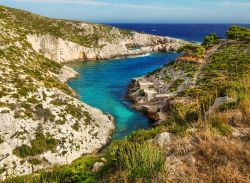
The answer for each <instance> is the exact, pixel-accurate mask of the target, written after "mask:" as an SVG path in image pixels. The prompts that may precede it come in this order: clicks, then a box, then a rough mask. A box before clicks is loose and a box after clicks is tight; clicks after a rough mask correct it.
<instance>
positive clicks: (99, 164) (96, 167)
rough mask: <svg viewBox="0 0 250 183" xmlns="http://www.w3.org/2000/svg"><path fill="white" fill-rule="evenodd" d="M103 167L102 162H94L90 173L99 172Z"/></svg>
mask: <svg viewBox="0 0 250 183" xmlns="http://www.w3.org/2000/svg"><path fill="white" fill-rule="evenodd" d="M103 166H104V163H103V162H95V164H94V165H93V169H92V172H94V173H96V172H98V171H99V170H101V168H102V167H103Z"/></svg>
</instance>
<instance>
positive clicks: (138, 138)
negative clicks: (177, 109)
mask: <svg viewBox="0 0 250 183" xmlns="http://www.w3.org/2000/svg"><path fill="white" fill-rule="evenodd" d="M162 131H163V127H162V126H158V127H155V128H152V129H150V130H144V129H141V130H137V131H134V132H133V133H132V134H131V135H130V136H128V137H127V139H128V140H129V141H132V142H138V143H139V142H144V141H146V140H149V139H152V138H154V137H155V136H156V135H157V134H159V133H161V132H162Z"/></svg>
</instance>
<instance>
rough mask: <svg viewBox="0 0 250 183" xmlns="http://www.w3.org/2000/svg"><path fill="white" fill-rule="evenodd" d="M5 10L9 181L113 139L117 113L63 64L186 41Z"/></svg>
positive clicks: (3, 138) (3, 161) (4, 170)
mask: <svg viewBox="0 0 250 183" xmlns="http://www.w3.org/2000/svg"><path fill="white" fill-rule="evenodd" d="M0 9H1V11H0V14H1V19H0V28H1V30H3V32H2V35H1V38H0V40H1V45H0V51H1V52H0V53H1V54H0V62H1V66H0V72H1V80H0V82H1V93H0V126H1V129H0V169H1V171H0V172H1V173H0V178H1V179H2V180H3V179H5V178H7V177H12V176H14V177H15V176H21V175H26V174H30V173H33V172H35V171H38V170H41V169H45V168H50V167H52V166H54V165H55V164H59V165H62V164H70V163H71V162H72V161H73V160H75V159H77V158H79V157H81V156H82V154H89V153H95V152H97V151H98V150H100V149H102V148H103V147H104V146H106V145H107V144H108V143H109V142H110V137H111V134H112V133H113V132H114V129H115V125H114V119H113V117H111V116H110V115H109V114H106V113H103V112H102V111H100V110H98V109H96V108H93V107H91V106H89V105H87V104H85V103H83V102H81V101H80V100H79V99H77V97H76V93H75V91H73V90H72V89H71V88H70V87H68V86H67V85H66V82H67V81H68V80H69V79H72V78H75V77H78V73H77V72H75V71H74V70H73V69H71V68H69V67H67V66H64V65H63V64H65V63H69V62H72V61H76V60H77V61H86V60H100V59H105V60H107V59H111V58H117V57H127V56H135V55H141V54H145V53H152V52H157V51H162V52H167V51H174V50H177V49H178V48H179V47H180V46H181V45H183V44H184V43H185V42H184V41H181V40H179V39H174V38H165V37H160V36H153V35H148V34H140V33H136V32H130V31H124V30H120V29H118V28H112V27H109V26H104V25H98V24H89V23H83V22H74V21H68V20H57V19H49V18H46V17H41V16H38V15H34V14H31V13H29V12H26V11H21V10H16V9H11V8H7V7H3V6H0ZM13 17H15V18H13ZM29 19H32V21H29ZM12 21H15V23H14V24H10V22H12ZM37 21H39V24H37V23H36V22H37ZM20 22H21V23H20ZM8 24H10V25H11V26H7V25H8ZM62 24H63V26H62ZM16 76H18V77H16Z"/></svg>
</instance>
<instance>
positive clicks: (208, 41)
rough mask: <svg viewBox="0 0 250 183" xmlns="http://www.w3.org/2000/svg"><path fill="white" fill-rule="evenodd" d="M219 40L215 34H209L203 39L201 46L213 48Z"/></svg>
mask: <svg viewBox="0 0 250 183" xmlns="http://www.w3.org/2000/svg"><path fill="white" fill-rule="evenodd" d="M219 39H220V38H219V37H218V36H217V35H216V34H215V33H212V34H209V35H207V36H206V37H205V38H204V41H203V43H202V46H205V47H211V46H213V45H215V44H218V43H219Z"/></svg>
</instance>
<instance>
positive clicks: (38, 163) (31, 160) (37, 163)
mask: <svg viewBox="0 0 250 183" xmlns="http://www.w3.org/2000/svg"><path fill="white" fill-rule="evenodd" d="M28 162H29V163H30V164H32V165H40V164H41V161H40V160H39V159H36V158H32V159H29V160H28Z"/></svg>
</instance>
